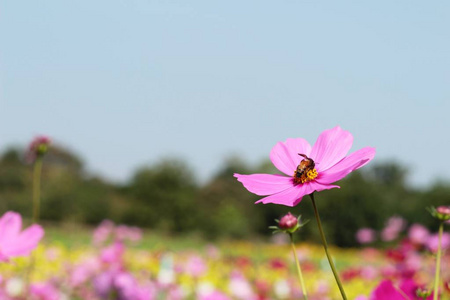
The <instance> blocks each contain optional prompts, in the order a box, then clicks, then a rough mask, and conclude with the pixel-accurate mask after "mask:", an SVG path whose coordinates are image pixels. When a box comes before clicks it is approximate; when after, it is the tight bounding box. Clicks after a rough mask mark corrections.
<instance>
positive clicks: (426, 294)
mask: <svg viewBox="0 0 450 300" xmlns="http://www.w3.org/2000/svg"><path fill="white" fill-rule="evenodd" d="M416 295H417V297H419V298H422V299H426V298H428V297H429V296H430V295H431V290H427V289H422V288H418V289H417V290H416Z"/></svg>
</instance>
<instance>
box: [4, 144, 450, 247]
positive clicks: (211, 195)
mask: <svg viewBox="0 0 450 300" xmlns="http://www.w3.org/2000/svg"><path fill="white" fill-rule="evenodd" d="M23 157H24V154H23V150H22V149H17V148H11V149H8V150H6V151H4V152H3V153H2V154H1V156H0V212H1V213H3V212H4V211H6V210H14V211H18V212H20V213H21V214H22V215H23V216H24V217H27V216H31V209H32V207H31V184H32V182H31V180H32V166H31V165H27V164H26V163H24V159H23ZM234 173H242V174H251V173H277V170H276V169H275V168H274V167H273V165H272V164H271V163H270V161H266V162H263V163H261V164H260V165H258V166H256V167H255V166H253V167H251V166H249V165H247V164H246V163H245V162H243V161H241V160H240V159H239V158H230V159H228V160H227V161H225V162H224V164H223V167H222V168H221V170H220V171H219V172H218V173H217V174H216V175H215V176H214V177H213V178H211V179H210V180H209V181H208V182H207V183H205V184H202V185H200V184H199V183H198V181H197V180H196V177H195V174H194V171H193V170H192V169H191V168H190V166H189V165H187V164H186V162H184V161H180V160H176V159H173V160H163V161H161V162H159V163H158V164H155V165H153V166H146V167H142V168H141V169H138V170H137V171H136V172H135V173H134V175H133V176H132V178H131V179H130V180H129V181H128V182H126V183H124V184H120V185H118V184H112V183H110V182H107V181H105V180H103V179H102V178H98V177H92V176H90V175H89V174H87V173H86V171H85V170H84V168H83V164H82V162H81V160H80V159H79V158H78V157H77V156H76V155H74V154H73V153H70V152H69V151H67V150H65V149H62V148H59V147H56V146H53V147H51V149H50V151H49V153H48V154H47V155H46V156H45V158H44V167H43V174H42V193H41V195H42V199H41V219H42V220H48V221H56V222H82V223H86V224H91V225H96V224H98V223H99V222H101V221H102V220H103V219H111V220H113V221H115V222H118V223H125V224H129V225H136V226H141V227H147V228H152V229H157V230H164V231H167V232H172V233H187V232H190V233H191V232H196V233H200V234H202V235H204V236H205V237H206V238H220V237H232V238H248V237H255V236H269V235H270V232H269V230H268V228H267V227H268V226H269V225H274V219H276V218H280V217H281V216H282V215H283V214H285V213H287V212H288V211H291V212H292V213H293V214H295V215H298V214H301V215H302V216H303V218H304V219H309V220H310V221H311V223H312V224H309V225H307V226H305V227H304V228H303V229H302V234H301V238H302V239H309V240H313V239H317V238H318V237H319V234H318V233H317V232H316V230H317V226H315V220H314V214H313V211H312V205H311V202H310V200H309V197H305V198H304V199H303V201H302V202H301V203H300V204H299V205H298V206H296V207H285V206H281V205H273V204H267V205H263V204H258V205H255V204H254V202H255V201H256V200H258V199H259V198H260V197H258V196H256V195H253V194H251V193H249V192H248V191H247V190H246V189H245V188H244V187H243V186H242V184H241V183H239V182H238V181H237V180H236V179H235V178H234V177H233V174H234ZM406 178H407V170H406V169H405V168H404V167H402V166H400V165H399V164H397V163H383V164H376V163H373V162H372V163H371V164H369V165H368V166H366V167H364V168H362V169H360V170H358V171H356V172H354V173H352V174H351V175H350V176H348V177H347V178H346V179H344V180H342V181H340V182H339V185H340V186H341V188H340V189H333V190H329V191H323V192H320V193H319V194H318V195H317V196H316V202H317V205H318V207H319V211H320V214H321V218H322V222H323V225H324V227H325V230H326V232H327V238H328V239H329V241H330V242H333V243H335V244H337V245H339V246H354V245H356V240H355V232H356V231H357V230H358V229H359V228H361V227H370V228H373V229H376V230H381V229H382V228H383V226H384V224H385V222H386V220H387V219H388V217H390V216H393V215H400V216H402V217H404V218H405V219H406V220H407V221H408V222H409V223H414V222H418V223H421V224H423V225H425V226H427V227H429V228H430V229H432V230H435V229H436V222H434V220H433V219H432V218H431V217H430V216H429V214H428V213H427V212H426V210H425V208H426V207H429V206H438V205H444V204H446V205H448V204H449V202H450V200H449V199H450V185H449V183H444V182H440V183H436V184H435V185H433V186H431V187H428V188H426V189H414V188H411V187H409V186H408V185H407V184H406Z"/></svg>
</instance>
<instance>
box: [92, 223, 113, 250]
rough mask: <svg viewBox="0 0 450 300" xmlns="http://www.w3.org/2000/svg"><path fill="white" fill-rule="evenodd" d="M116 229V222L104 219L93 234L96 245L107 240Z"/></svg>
mask: <svg viewBox="0 0 450 300" xmlns="http://www.w3.org/2000/svg"><path fill="white" fill-rule="evenodd" d="M113 230H114V223H113V222H112V221H110V220H104V221H103V222H101V223H100V225H98V227H97V228H95V230H94V234H93V235H92V239H93V242H94V244H95V245H96V246H99V245H101V244H103V243H104V242H106V241H107V240H108V239H109V238H110V236H111V234H112V232H113Z"/></svg>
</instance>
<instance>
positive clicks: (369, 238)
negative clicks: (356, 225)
mask: <svg viewBox="0 0 450 300" xmlns="http://www.w3.org/2000/svg"><path fill="white" fill-rule="evenodd" d="M375 235H376V233H375V230H373V229H371V228H361V229H359V230H358V231H357V232H356V240H357V241H358V243H360V244H369V243H372V242H373V241H375V238H376V236H375Z"/></svg>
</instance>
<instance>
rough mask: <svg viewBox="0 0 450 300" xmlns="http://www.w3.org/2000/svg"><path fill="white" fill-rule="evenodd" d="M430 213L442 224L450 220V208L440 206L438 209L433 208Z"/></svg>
mask: <svg viewBox="0 0 450 300" xmlns="http://www.w3.org/2000/svg"><path fill="white" fill-rule="evenodd" d="M430 213H431V215H432V216H433V217H435V218H436V219H439V220H440V221H442V222H445V221H448V220H450V206H444V205H442V206H439V207H438V208H434V207H431V208H430Z"/></svg>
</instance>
